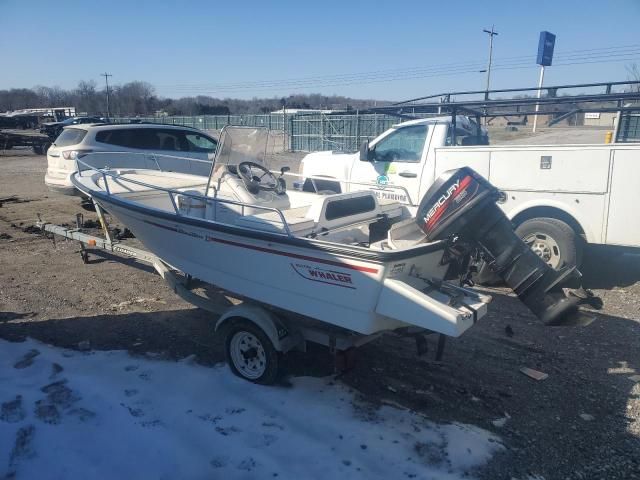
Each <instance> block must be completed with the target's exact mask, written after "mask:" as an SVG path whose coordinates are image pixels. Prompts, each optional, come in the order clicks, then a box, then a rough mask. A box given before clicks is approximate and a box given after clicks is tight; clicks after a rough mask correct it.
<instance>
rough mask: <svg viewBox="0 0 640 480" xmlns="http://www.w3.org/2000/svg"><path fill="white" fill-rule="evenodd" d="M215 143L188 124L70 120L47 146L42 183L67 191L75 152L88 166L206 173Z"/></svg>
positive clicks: (71, 191)
mask: <svg viewBox="0 0 640 480" xmlns="http://www.w3.org/2000/svg"><path fill="white" fill-rule="evenodd" d="M217 145H218V142H217V140H215V139H214V138H212V137H210V136H209V135H207V134H205V133H203V132H201V131H200V130H197V129H195V128H190V127H182V126H174V125H161V124H144V123H140V124H135V123H134V124H89V125H74V126H72V127H66V128H65V129H64V130H62V132H61V133H60V135H59V136H58V138H56V141H55V142H54V143H53V144H52V145H51V147H50V148H49V150H47V173H46V175H45V177H44V183H45V184H46V185H47V187H49V189H51V190H54V191H56V192H60V193H64V194H69V195H73V194H74V193H75V189H74V187H73V185H72V184H71V180H70V177H71V174H72V173H73V172H75V170H76V158H78V159H80V160H81V161H83V162H85V163H86V164H88V165H91V166H94V167H105V166H109V167H122V168H162V169H163V170H171V171H174V172H180V173H191V174H194V175H203V176H206V175H209V171H210V169H211V161H212V160H213V156H214V154H215V151H216V147H217ZM122 152H124V153H129V155H122Z"/></svg>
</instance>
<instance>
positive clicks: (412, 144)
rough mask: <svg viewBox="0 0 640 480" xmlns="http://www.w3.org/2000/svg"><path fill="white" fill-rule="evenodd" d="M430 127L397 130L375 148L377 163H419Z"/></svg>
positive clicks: (413, 126) (420, 126) (415, 126)
mask: <svg viewBox="0 0 640 480" xmlns="http://www.w3.org/2000/svg"><path fill="white" fill-rule="evenodd" d="M428 128H429V126H428V125H412V126H410V127H402V128H398V129H396V130H395V131H394V132H393V133H390V134H389V135H387V136H386V137H385V138H383V139H382V140H380V141H379V142H378V143H377V144H376V145H375V147H374V151H373V152H374V160H376V161H377V162H419V161H420V158H421V157H422V151H423V150H424V142H425V141H426V139H427V129H428Z"/></svg>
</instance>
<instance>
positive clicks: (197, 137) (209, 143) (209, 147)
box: [184, 132, 218, 153]
mask: <svg viewBox="0 0 640 480" xmlns="http://www.w3.org/2000/svg"><path fill="white" fill-rule="evenodd" d="M184 136H185V139H186V141H187V144H188V146H189V151H190V152H206V153H213V152H215V151H216V147H217V146H218V144H217V143H216V142H215V141H214V140H213V139H211V138H208V137H205V136H204V135H201V134H199V133H195V132H184Z"/></svg>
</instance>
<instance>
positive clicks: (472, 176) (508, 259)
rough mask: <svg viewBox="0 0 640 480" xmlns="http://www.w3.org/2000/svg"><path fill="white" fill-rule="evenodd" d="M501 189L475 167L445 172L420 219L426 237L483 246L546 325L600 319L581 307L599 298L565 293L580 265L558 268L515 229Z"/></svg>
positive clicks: (497, 270) (424, 204) (579, 292)
mask: <svg viewBox="0 0 640 480" xmlns="http://www.w3.org/2000/svg"><path fill="white" fill-rule="evenodd" d="M498 198H499V191H498V189H497V188H496V187H494V186H493V185H491V183H489V182H488V181H487V180H486V179H484V178H483V177H482V176H480V175H479V174H478V173H477V172H475V171H474V170H473V169H471V168H468V167H463V168H459V169H455V170H449V171H447V172H444V173H443V174H442V175H440V177H439V178H438V179H437V180H436V181H435V183H434V184H433V185H432V186H431V187H430V188H429V190H428V191H427V193H426V194H425V196H424V197H423V199H422V201H421V202H420V206H419V207H418V213H417V216H416V220H415V221H416V223H417V224H418V226H419V227H420V228H421V229H422V231H423V232H424V233H425V235H426V238H425V241H436V240H444V239H457V240H458V241H462V242H465V243H468V244H471V245H473V246H475V247H477V248H479V249H480V251H481V252H482V253H483V257H484V258H485V260H486V261H488V262H489V266H490V268H491V269H492V270H493V271H494V272H495V273H496V274H497V275H498V276H499V277H500V278H502V279H503V280H504V282H505V283H506V284H507V285H508V286H509V287H510V288H511V289H512V290H513V291H514V293H515V294H516V295H517V296H518V298H519V299H520V300H521V301H522V302H523V303H524V304H525V305H526V306H527V307H528V308H529V309H530V310H531V311H532V312H533V313H534V314H535V315H536V316H537V317H538V318H539V319H540V320H542V322H544V323H545V324H546V325H585V324H588V323H591V322H592V321H593V319H594V317H593V316H592V315H588V314H586V313H584V312H581V311H580V310H579V305H580V304H583V303H589V304H590V305H592V306H595V307H598V306H601V301H600V299H599V298H597V297H594V296H593V294H592V293H591V292H589V291H588V290H584V289H582V288H580V289H577V290H573V291H569V295H565V293H564V290H563V288H562V285H564V284H566V283H567V282H568V280H569V279H573V281H575V280H576V279H579V278H581V274H580V272H579V271H578V270H577V269H576V268H575V267H565V268H562V269H560V270H554V269H552V268H551V267H549V266H548V265H547V264H546V263H545V262H544V261H543V260H542V259H541V258H540V257H538V256H537V255H536V254H535V253H534V252H533V251H532V250H531V249H530V248H529V247H528V246H527V245H526V244H525V243H524V242H523V241H522V240H521V239H520V238H518V236H517V235H516V234H515V232H514V229H513V225H512V224H511V222H510V221H509V219H508V218H507V217H506V215H505V214H504V213H503V212H502V210H501V209H500V208H499V207H498V205H496V201H497V200H498Z"/></svg>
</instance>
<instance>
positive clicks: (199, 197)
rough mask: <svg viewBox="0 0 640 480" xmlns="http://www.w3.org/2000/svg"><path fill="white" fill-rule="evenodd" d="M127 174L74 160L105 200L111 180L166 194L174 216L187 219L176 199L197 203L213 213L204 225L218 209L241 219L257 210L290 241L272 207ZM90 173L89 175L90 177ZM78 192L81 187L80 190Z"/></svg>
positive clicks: (279, 214)
mask: <svg viewBox="0 0 640 480" xmlns="http://www.w3.org/2000/svg"><path fill="white" fill-rule="evenodd" d="M89 155H95V154H94V153H87V154H85V155H82V157H81V158H84V157H86V156H89ZM123 155H129V153H123ZM156 157H158V155H154V161H155V163H156V165H157V166H158V171H160V172H162V170H161V169H160V166H159V164H158V162H157V158H156ZM172 158H182V157H172ZM130 171H131V170H129V169H116V170H115V171H113V170H111V169H109V168H96V167H94V166H92V165H90V164H88V163H86V162H84V161H82V160H80V158H76V173H77V175H78V176H79V177H80V178H83V177H86V176H88V175H91V176H92V177H93V176H95V175H96V174H97V175H99V176H100V178H101V179H102V183H103V185H104V188H103V192H104V194H105V195H106V196H108V197H112V196H113V192H112V189H111V188H110V186H109V179H110V178H111V179H113V180H114V181H117V184H118V185H120V186H122V184H123V183H127V184H131V185H136V186H138V187H143V188H146V189H148V190H152V191H157V192H164V193H166V194H167V196H168V198H169V200H170V204H171V207H172V209H173V213H174V214H175V215H177V216H188V215H185V214H184V212H183V211H181V208H180V206H179V202H178V199H179V198H188V199H191V200H193V201H195V202H196V203H200V204H201V205H203V206H207V205H209V206H212V207H213V208H212V211H213V218H211V219H206V218H202V220H205V221H213V222H216V221H218V220H217V213H218V208H217V206H218V205H233V206H235V207H240V215H241V216H243V217H244V216H245V212H246V210H247V209H251V210H253V209H256V210H261V211H264V212H270V213H272V214H274V215H276V216H277V218H278V219H279V220H280V224H281V225H282V230H283V232H278V231H275V232H273V233H275V234H279V235H285V236H287V237H293V236H294V235H293V233H292V231H291V228H290V227H289V224H288V223H287V220H286V218H285V216H284V214H283V213H282V210H280V209H279V208H276V207H268V206H264V205H257V204H250V203H245V202H238V201H235V200H229V199H226V198H218V197H217V189H216V188H215V186H213V185H209V186H208V190H209V191H212V192H213V196H210V195H206V196H205V195H204V194H203V193H198V192H196V191H194V190H189V189H187V190H179V189H177V188H169V187H163V186H160V185H155V184H152V183H149V182H145V181H142V180H137V179H135V178H129V177H127V176H126V173H127V172H130ZM92 172H93V173H92ZM76 186H77V187H79V185H76ZM203 186H204V182H203ZM80 188H81V187H80ZM93 195H95V192H93Z"/></svg>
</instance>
